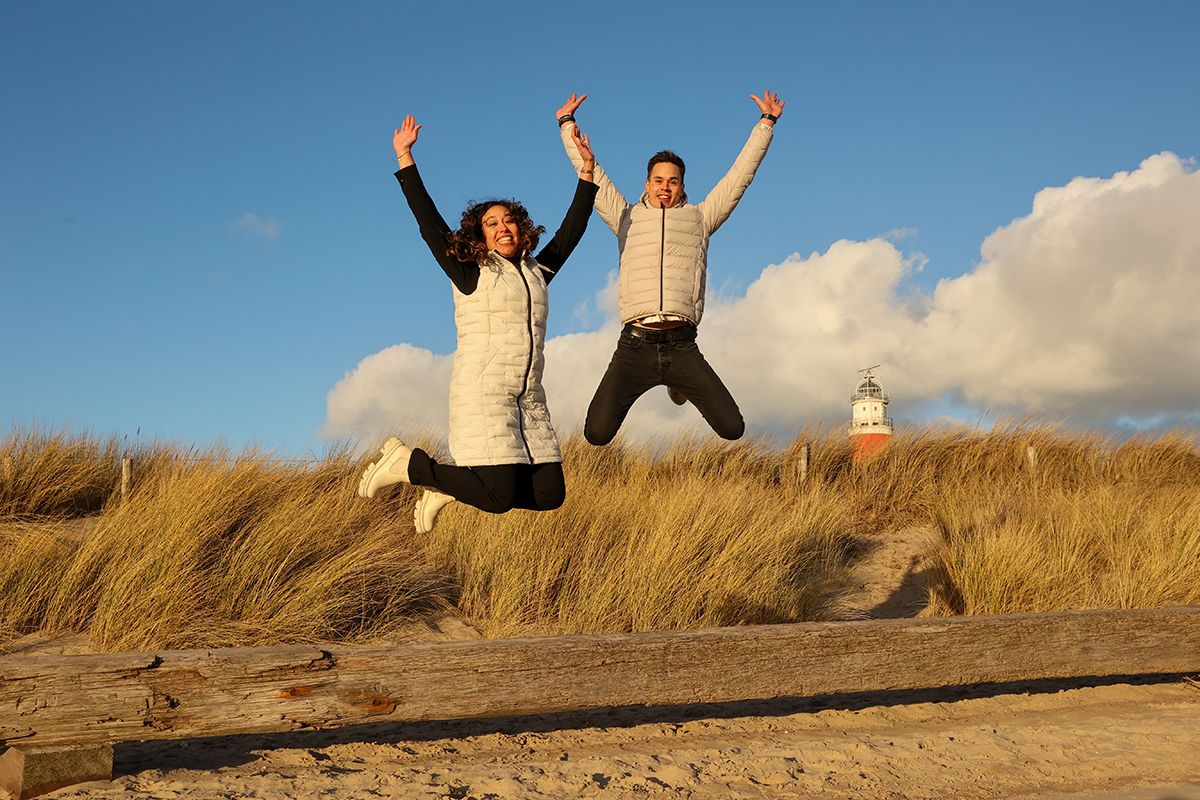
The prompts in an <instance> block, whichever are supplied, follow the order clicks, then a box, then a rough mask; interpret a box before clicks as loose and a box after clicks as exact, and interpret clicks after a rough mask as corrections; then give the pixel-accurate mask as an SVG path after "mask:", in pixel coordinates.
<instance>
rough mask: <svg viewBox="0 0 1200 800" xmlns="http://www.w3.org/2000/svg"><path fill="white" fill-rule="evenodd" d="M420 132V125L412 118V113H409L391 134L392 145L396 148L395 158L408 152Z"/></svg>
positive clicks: (402, 156) (401, 156)
mask: <svg viewBox="0 0 1200 800" xmlns="http://www.w3.org/2000/svg"><path fill="white" fill-rule="evenodd" d="M420 133H421V126H420V125H418V124H417V121H416V120H415V119H413V115H412V114H409V115H408V116H407V117H405V118H404V122H403V124H401V125H400V127H399V128H396V132H395V133H393V134H392V147H395V148H396V158H404V157H405V156H406V155H408V154H409V151H410V150H411V149H412V146H413V145H414V144H416V143H417V136H418V134H420Z"/></svg>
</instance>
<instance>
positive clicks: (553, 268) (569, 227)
mask: <svg viewBox="0 0 1200 800" xmlns="http://www.w3.org/2000/svg"><path fill="white" fill-rule="evenodd" d="M572 138H573V139H574V141H575V148H576V149H577V150H578V151H579V155H580V158H581V159H582V165H581V166H580V169H579V182H578V183H577V184H576V186H575V196H574V197H573V198H572V199H571V206H570V208H568V209H567V215H566V217H564V218H563V221H562V225H560V226H558V230H557V231H555V232H554V238H553V239H551V240H550V242H549V243H548V244H547V245H546V246H545V247H543V248H542V251H541V252H540V253H538V254H537V261H538V263H539V264H541V265H542V266H543V267H546V268H547V269H549V270H550V273H549V274H548V275H546V283H550V281H551V280H552V279H553V278H554V276H555V275H556V274H558V270H559V269H561V268H562V265H563V264H565V263H566V261H567V258H568V257H569V256H570V255H571V253H572V251H574V250H575V246H576V245H578V244H579V240H580V239H582V238H583V232H584V231H586V230H587V223H588V217H590V216H591V215H592V206H593V205H594V204H595V202H596V189H597V187H596V183H595V181H594V180H593V177H592V176H593V174H594V172H595V168H596V156H595V154H593V153H592V143H591V141H590V140H589V139H588V137H587V134H586V133H583V132H582V131H581V130H579V128H578V126H574V130H573V133H572Z"/></svg>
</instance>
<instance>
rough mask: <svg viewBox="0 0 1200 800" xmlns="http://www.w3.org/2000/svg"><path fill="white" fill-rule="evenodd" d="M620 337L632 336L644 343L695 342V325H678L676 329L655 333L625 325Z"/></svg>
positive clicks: (654, 331)
mask: <svg viewBox="0 0 1200 800" xmlns="http://www.w3.org/2000/svg"><path fill="white" fill-rule="evenodd" d="M621 335H622V336H632V337H634V338H635V339H641V340H642V341H644V342H651V343H653V344H660V343H663V342H694V341H695V340H696V326H695V325H691V324H688V325H680V326H679V327H678V328H667V329H666V330H661V331H656V330H651V329H649V328H639V327H637V326H636V325H634V324H633V323H626V325H625V329H624V330H622V331H621Z"/></svg>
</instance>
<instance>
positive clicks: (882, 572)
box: [839, 526, 937, 619]
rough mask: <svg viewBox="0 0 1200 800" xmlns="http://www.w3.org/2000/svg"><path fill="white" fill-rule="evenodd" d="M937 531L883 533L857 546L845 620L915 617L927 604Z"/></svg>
mask: <svg viewBox="0 0 1200 800" xmlns="http://www.w3.org/2000/svg"><path fill="white" fill-rule="evenodd" d="M936 535H937V534H936V532H935V531H934V530H933V529H932V528H927V527H916V526H912V527H907V528H901V529H899V530H894V531H882V532H880V533H879V534H877V535H875V536H871V537H868V538H864V539H863V540H862V541H860V542H859V543H858V550H859V556H858V558H856V559H855V561H854V563H853V565H852V569H853V571H852V573H851V576H850V588H849V591H848V592H847V593H846V594H845V595H844V596H843V597H842V598H841V601H840V603H839V605H840V606H841V608H842V609H843V611H842V613H841V614H839V617H841V618H843V619H895V618H900V617H915V616H917V615H918V614H920V612H921V611H922V610H923V609H924V608H925V606H926V605H927V603H928V597H927V594H926V585H927V579H928V573H929V569H930V568H931V567H932V566H933V564H934V558H933V556H932V552H933V544H934V541H935V539H936Z"/></svg>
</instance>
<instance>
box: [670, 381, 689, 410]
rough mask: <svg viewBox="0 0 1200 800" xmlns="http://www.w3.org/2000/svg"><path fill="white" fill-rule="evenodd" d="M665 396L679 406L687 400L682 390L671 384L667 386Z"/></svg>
mask: <svg viewBox="0 0 1200 800" xmlns="http://www.w3.org/2000/svg"><path fill="white" fill-rule="evenodd" d="M667 397H669V398H671V402H672V403H674V404H675V405H677V406H681V405H683V404H684V403H686V402H687V398H686V397H684V396H683V392H681V391H679V390H678V389H676V388H675V387H673V386H668V387H667Z"/></svg>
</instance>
